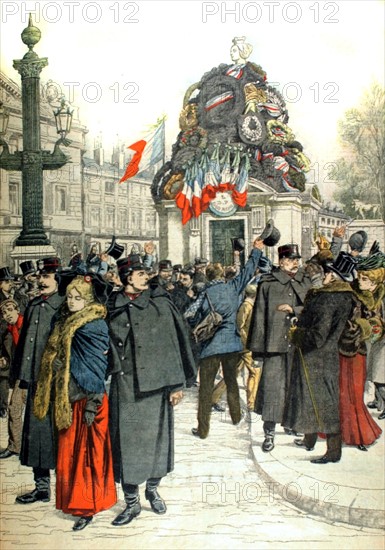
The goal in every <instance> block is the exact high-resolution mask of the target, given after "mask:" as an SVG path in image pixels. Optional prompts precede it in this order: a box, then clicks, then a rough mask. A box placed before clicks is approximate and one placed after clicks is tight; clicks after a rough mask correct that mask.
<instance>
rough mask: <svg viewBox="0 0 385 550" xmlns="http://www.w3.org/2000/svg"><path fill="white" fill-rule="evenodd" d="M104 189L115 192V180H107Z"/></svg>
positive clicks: (111, 192)
mask: <svg viewBox="0 0 385 550" xmlns="http://www.w3.org/2000/svg"><path fill="white" fill-rule="evenodd" d="M104 191H105V192H106V193H109V194H111V195H113V194H114V193H115V183H114V182H113V181H106V182H105V183H104Z"/></svg>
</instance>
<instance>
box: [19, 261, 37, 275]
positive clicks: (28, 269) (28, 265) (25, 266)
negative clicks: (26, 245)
mask: <svg viewBox="0 0 385 550" xmlns="http://www.w3.org/2000/svg"><path fill="white" fill-rule="evenodd" d="M20 269H21V272H22V274H23V275H24V276H25V275H30V274H31V273H35V272H36V268H35V265H34V263H33V262H32V261H31V260H26V261H25V262H21V264H20Z"/></svg>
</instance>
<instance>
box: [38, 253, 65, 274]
mask: <svg viewBox="0 0 385 550" xmlns="http://www.w3.org/2000/svg"><path fill="white" fill-rule="evenodd" d="M36 265H37V271H36V273H37V274H38V275H40V274H44V273H56V272H57V271H58V270H59V269H60V268H61V260H60V258H58V257H57V256H52V257H49V258H43V259H42V260H38V261H37V263H36Z"/></svg>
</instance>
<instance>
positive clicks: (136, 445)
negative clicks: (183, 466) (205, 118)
mask: <svg viewBox="0 0 385 550" xmlns="http://www.w3.org/2000/svg"><path fill="white" fill-rule="evenodd" d="M344 231H345V229H344V228H343V227H340V228H338V229H336V231H335V233H334V236H333V241H332V242H331V243H330V242H328V241H327V239H325V238H324V237H323V236H319V238H318V239H317V246H318V252H317V253H316V254H315V255H314V256H313V257H311V258H301V253H300V250H299V247H298V246H297V244H295V243H288V244H284V245H280V246H278V265H277V266H273V265H272V263H271V261H270V260H269V259H268V257H267V255H266V246H275V245H276V244H277V239H273V240H271V230H270V233H269V235H267V234H265V235H264V238H262V237H263V235H262V236H261V237H260V238H257V239H256V240H255V241H254V242H253V243H252V246H251V251H249V250H247V247H246V246H245V243H244V242H243V241H242V239H233V258H234V262H233V264H232V265H229V266H223V265H222V264H220V263H210V262H208V260H207V259H205V258H195V259H194V260H193V261H192V262H191V263H188V264H186V265H180V264H174V263H173V262H172V260H171V259H162V260H160V261H155V247H154V244H153V243H152V242H149V243H146V244H145V246H144V250H143V253H142V254H140V253H139V250H133V251H131V253H130V254H129V255H128V256H126V257H122V255H123V247H121V246H120V245H119V244H118V243H117V242H116V239H115V238H113V239H112V242H111V245H110V246H109V247H108V248H107V250H106V251H104V252H101V253H100V252H99V253H98V251H97V249H96V246H95V245H93V246H92V247H91V249H90V251H89V254H88V256H87V257H86V258H83V257H82V254H81V253H80V252H79V251H78V249H77V247H76V245H74V246H73V247H72V255H71V258H70V261H69V264H68V265H66V266H64V265H62V262H61V261H60V259H59V258H57V257H50V258H43V259H41V260H38V261H37V262H36V263H35V262H32V261H30V260H27V261H24V262H22V263H21V264H20V269H21V272H22V273H21V274H16V275H15V274H13V273H12V272H11V270H10V268H9V267H8V266H5V267H2V268H0V317H1V320H0V331H1V356H0V417H1V418H4V419H5V418H7V422H8V445H7V447H6V448H5V449H3V450H2V451H0V459H7V458H10V457H12V456H19V457H20V461H21V464H23V465H24V466H28V467H31V468H32V472H33V476H34V482H35V489H34V490H33V491H32V492H29V493H25V494H22V495H18V496H17V498H16V502H18V503H19V504H23V505H25V504H30V503H33V502H36V501H43V502H48V501H49V500H50V498H51V494H50V470H56V507H57V508H58V509H60V510H63V511H64V512H65V513H68V514H72V515H74V516H75V517H77V521H76V523H75V524H74V526H73V529H74V530H80V529H84V528H85V527H86V526H87V525H88V524H89V523H90V522H91V521H92V520H93V518H94V516H95V514H97V513H98V512H99V511H101V510H105V509H108V508H110V507H111V506H113V505H114V504H115V503H116V500H117V497H116V491H115V483H114V482H119V483H121V485H122V488H123V493H124V499H125V504H126V506H125V508H124V509H123V510H122V512H121V513H120V514H119V515H118V516H117V517H116V518H115V519H114V521H113V522H112V523H113V525H116V526H120V525H125V524H128V523H130V522H131V521H132V519H134V518H135V517H137V516H138V515H139V514H140V513H141V504H140V495H139V487H140V485H141V484H142V483H145V484H146V485H145V498H146V499H147V500H148V501H149V502H150V505H151V509H152V511H153V512H154V513H157V514H164V513H166V510H167V506H166V503H165V502H164V500H163V499H162V497H161V496H160V494H159V492H158V488H159V485H160V483H161V480H162V478H163V477H164V476H166V475H167V473H169V472H171V471H172V469H173V467H174V443H173V429H174V424H173V422H174V420H173V408H174V407H175V406H176V405H177V404H178V403H179V402H180V401H181V399H182V398H183V389H184V388H186V387H191V386H193V385H195V386H198V387H199V397H198V407H197V420H198V424H197V427H193V428H192V430H191V431H192V435H193V436H194V437H197V438H200V439H205V438H207V437H208V435H209V431H210V417H211V413H212V412H215V411H219V412H221V411H224V410H225V407H224V404H223V401H222V396H223V395H224V393H225V392H226V394H227V404H228V408H229V413H230V417H231V421H232V422H233V424H234V425H237V424H238V423H240V422H241V421H242V418H243V417H244V416H245V415H252V414H255V413H258V414H260V415H261V416H262V420H263V432H264V441H263V443H262V451H263V452H271V451H272V450H273V449H274V446H275V432H276V426H277V425H282V426H283V427H284V429H285V432H286V433H287V434H288V435H294V436H296V439H294V444H295V445H296V446H298V447H300V448H304V449H305V450H307V451H312V450H313V449H314V447H315V445H316V441H317V439H318V438H319V437H322V438H326V441H327V451H326V454H325V455H323V456H321V457H317V458H315V459H313V460H312V461H311V462H313V463H315V464H325V463H328V462H338V461H340V459H341V456H342V448H343V444H345V445H353V446H355V447H357V449H359V450H360V451H367V450H368V449H369V448H370V446H371V445H373V444H374V443H375V442H376V440H377V439H378V438H379V437H380V436H381V433H382V430H381V428H380V426H379V424H378V423H377V422H376V421H375V420H374V418H373V416H372V415H371V414H370V413H369V411H368V407H369V408H376V409H378V411H379V415H378V418H377V420H378V421H381V420H384V418H385V321H384V319H385V309H384V308H385V302H384V300H385V286H384V284H385V255H384V253H383V252H382V251H381V250H380V249H379V245H378V243H377V242H374V243H373V244H372V246H371V248H370V251H369V253H368V254H363V251H364V249H365V247H366V246H367V234H366V233H365V231H358V232H356V233H355V234H354V235H353V236H352V237H351V238H350V239H349V242H348V251H342V250H341V248H342V243H343V237H344ZM269 238H270V241H269ZM249 252H250V253H249ZM213 313H214V314H216V317H217V318H219V319H220V320H219V321H218V322H217V325H216V326H215V327H214V328H213V327H211V329H210V330H211V332H210V334H209V336H206V337H204V338H203V337H202V338H198V337H197V328H199V327H201V326H202V323H206V324H207V320H208V319H209V318H211V316H212V314H213ZM244 370H245V371H247V383H246V399H247V404H246V407H247V409H246V411H244V410H243V409H242V406H241V400H240V393H239V386H238V377H239V374H240V373H242V371H244ZM219 372H221V373H222V377H223V378H222V380H220V382H219V383H217V384H216V385H214V384H215V381H216V379H217V377H218V373H219ZM107 380H108V381H109V384H108V386H107V385H106V381H107ZM367 382H371V383H372V384H373V385H374V388H375V399H374V400H373V401H372V402H370V403H368V404H365V403H364V393H365V385H366V383H367ZM107 387H108V388H109V391H108V395H107V391H106V388H107ZM301 452H302V451H301ZM84 487H85V488H87V490H83V488H84Z"/></svg>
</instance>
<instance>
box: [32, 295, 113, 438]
mask: <svg viewBox="0 0 385 550" xmlns="http://www.w3.org/2000/svg"><path fill="white" fill-rule="evenodd" d="M106 314H107V310H106V308H105V306H103V305H102V304H98V303H92V304H90V305H88V306H86V307H85V308H84V309H82V310H81V311H77V312H75V313H73V314H69V315H66V314H65V313H64V312H63V314H62V316H61V318H60V319H59V321H58V322H57V323H56V324H55V326H54V329H53V331H52V333H51V335H50V337H49V339H48V342H47V345H46V347H45V351H44V354H43V358H42V362H41V365H40V371H39V379H38V383H37V390H36V395H35V399H34V408H33V413H34V415H35V416H36V418H38V419H39V420H42V419H43V418H44V417H45V416H46V414H47V412H48V407H49V404H50V397H51V387H52V385H53V384H55V423H56V426H57V428H58V430H63V429H66V428H69V427H70V426H71V424H72V407H71V404H70V401H69V392H68V387H69V381H70V374H71V373H70V359H71V344H72V338H73V336H74V334H75V332H76V331H77V330H78V329H79V328H80V327H83V326H84V325H86V324H87V323H90V322H91V321H95V320H96V319H104V318H105V317H106ZM55 359H58V360H59V361H57V362H56V363H57V365H54V362H55Z"/></svg>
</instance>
